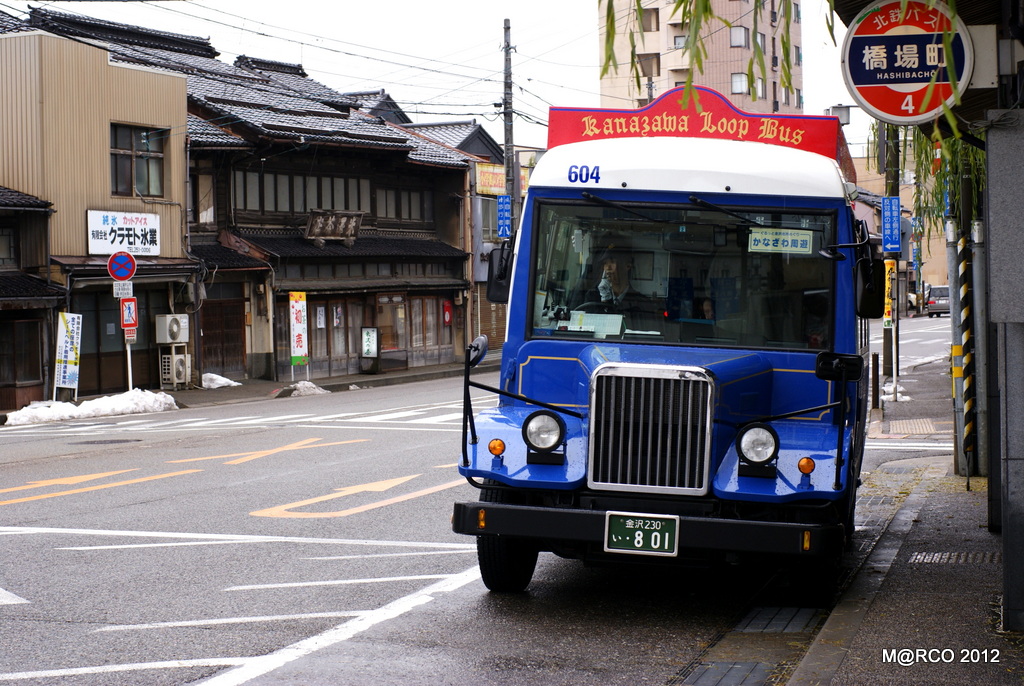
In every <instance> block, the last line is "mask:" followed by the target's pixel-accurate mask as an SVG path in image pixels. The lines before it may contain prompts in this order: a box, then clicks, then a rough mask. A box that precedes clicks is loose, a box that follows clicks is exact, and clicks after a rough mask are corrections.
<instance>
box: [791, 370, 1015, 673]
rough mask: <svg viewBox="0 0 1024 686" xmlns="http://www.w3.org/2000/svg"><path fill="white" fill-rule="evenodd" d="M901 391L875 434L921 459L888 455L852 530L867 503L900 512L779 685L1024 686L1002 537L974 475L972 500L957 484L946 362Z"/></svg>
mask: <svg viewBox="0 0 1024 686" xmlns="http://www.w3.org/2000/svg"><path fill="white" fill-rule="evenodd" d="M899 383H900V386H901V387H902V388H903V390H902V395H904V396H907V397H908V398H909V400H903V401H900V402H891V401H890V402H888V403H884V404H883V408H882V410H881V411H877V410H876V411H874V412H873V413H872V419H873V421H872V425H871V429H870V436H871V437H872V438H878V439H907V440H908V442H909V441H913V442H915V443H919V444H921V445H922V451H923V452H925V453H926V456H925V457H920V458H913V459H902V460H898V461H897V459H896V457H897V456H896V455H894V456H893V458H894V459H893V460H892V461H889V462H886V461H883V462H882V464H880V465H879V466H878V467H877V468H876V469H875V470H874V472H872V473H868V474H865V475H864V485H863V486H862V489H861V492H860V494H859V497H858V503H859V507H861V506H862V505H866V506H867V507H861V513H860V514H859V516H858V524H859V525H860V523H861V522H862V521H863V519H864V515H865V514H869V513H870V512H871V511H872V509H871V504H872V501H876V502H877V500H876V499H878V498H880V499H885V498H889V499H890V502H891V500H892V499H896V500H897V502H898V505H896V506H894V507H890V513H891V516H890V518H889V519H888V521H886V522H883V523H881V524H880V527H881V529H882V534H881V537H880V538H878V539H877V541H876V542H875V544H874V546H873V548H872V549H871V550H870V552H868V553H867V556H866V559H865V560H864V562H863V564H862V565H861V567H860V568H859V569H858V570H857V572H856V574H855V576H854V578H853V579H852V580H851V582H850V585H849V586H848V587H847V589H846V591H845V592H844V593H843V596H842V598H841V599H840V601H839V603H838V604H837V606H836V607H835V609H834V610H833V611H832V613H831V614H830V616H829V618H828V619H827V621H826V622H825V624H824V626H823V627H822V628H821V630H820V631H819V632H818V634H817V636H816V637H815V639H814V641H813V643H812V645H811V647H810V649H809V650H808V651H807V653H806V654H805V656H804V657H803V659H802V660H801V662H800V664H799V665H798V666H797V667H796V669H795V670H794V671H793V673H792V674H791V676H790V678H789V679H788V681H787V682H786V683H788V684H790V685H791V686H796V685H800V686H811V685H815V686H817V685H824V684H834V685H843V686H845V685H860V684H894V685H895V684H901V685H902V684H986V685H988V684H1018V685H1019V684H1022V683H1024V634H1021V633H1006V632H1002V630H1001V626H1000V620H999V608H1000V602H1001V596H1002V591H1003V588H1002V584H1003V576H1002V573H1003V568H1002V538H1001V537H1000V536H998V535H996V534H992V533H990V532H989V530H988V526H987V522H988V501H987V498H988V491H987V485H988V480H987V479H986V478H984V477H972V478H971V479H970V480H969V481H970V483H969V487H970V490H968V479H966V478H965V477H962V476H957V475H955V474H954V469H953V461H954V458H953V451H952V449H950V447H949V444H950V443H951V442H952V440H953V421H952V402H951V399H950V393H951V390H950V388H951V386H950V377H949V369H948V360H943V361H936V362H931V363H928V364H924V365H922V366H920V367H918V368H915V369H912V370H910V371H909V373H905V374H904V376H903V377H901V378H900V380H899ZM929 442H934V443H935V446H936V449H934V450H928V444H929ZM896 475H899V479H900V480H899V481H897V476H896ZM911 475H912V479H911ZM915 482H916V483H915ZM911 484H913V485H912V486H911ZM908 486H911V487H910V488H909V491H908ZM887 489H888V491H887ZM900 498H904V499H903V500H902V502H899V499H900ZM893 510H894V511H893Z"/></svg>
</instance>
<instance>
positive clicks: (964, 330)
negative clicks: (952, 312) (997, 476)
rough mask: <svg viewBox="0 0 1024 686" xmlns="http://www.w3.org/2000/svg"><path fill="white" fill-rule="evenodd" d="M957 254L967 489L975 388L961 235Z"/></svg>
mask: <svg viewBox="0 0 1024 686" xmlns="http://www.w3.org/2000/svg"><path fill="white" fill-rule="evenodd" d="M956 251H957V272H958V273H957V296H958V297H957V300H956V304H957V307H958V308H959V311H960V347H961V356H962V357H961V359H962V362H963V368H962V374H963V391H962V392H963V405H964V433H963V437H962V446H963V455H964V462H965V464H964V468H965V469H964V475H965V476H966V477H967V486H968V488H970V483H971V482H970V478H971V476H972V475H974V474H977V463H976V460H975V457H976V448H977V445H976V443H977V435H976V433H975V430H974V429H975V396H976V393H975V385H974V338H973V329H974V315H973V312H972V308H971V249H970V246H969V245H968V242H967V236H966V235H961V236H960V239H959V240H958V241H957V244H956Z"/></svg>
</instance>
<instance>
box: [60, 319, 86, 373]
mask: <svg viewBox="0 0 1024 686" xmlns="http://www.w3.org/2000/svg"><path fill="white" fill-rule="evenodd" d="M81 345H82V315H80V314H72V313H71V312H61V313H60V322H59V324H58V325H57V361H56V365H54V367H55V369H54V380H55V383H54V385H55V386H56V387H57V388H74V389H77V388H78V367H79V365H80V364H81V358H80V356H79V353H80V352H81Z"/></svg>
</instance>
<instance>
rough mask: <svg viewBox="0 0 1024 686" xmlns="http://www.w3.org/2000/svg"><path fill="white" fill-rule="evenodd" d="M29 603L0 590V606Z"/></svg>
mask: <svg viewBox="0 0 1024 686" xmlns="http://www.w3.org/2000/svg"><path fill="white" fill-rule="evenodd" d="M27 602H29V601H27V600H25V599H24V598H22V597H21V596H17V595H14V594H13V593H11V592H10V591H5V590H4V589H2V588H0V605H21V604H23V603H27Z"/></svg>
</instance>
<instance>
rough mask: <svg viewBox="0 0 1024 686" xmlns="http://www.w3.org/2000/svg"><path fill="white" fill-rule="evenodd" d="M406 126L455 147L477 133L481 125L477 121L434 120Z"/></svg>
mask: <svg viewBox="0 0 1024 686" xmlns="http://www.w3.org/2000/svg"><path fill="white" fill-rule="evenodd" d="M406 128H410V129H413V130H415V131H418V132H420V133H422V134H423V135H424V136H427V137H429V138H433V139H434V140H436V141H440V142H442V143H445V144H447V145H450V146H452V147H453V148H457V147H459V146H460V145H461V144H462V143H464V142H465V140H466V139H467V138H469V137H470V136H472V135H473V134H474V133H476V131H477V129H479V128H480V125H479V124H477V123H476V122H475V121H451V122H434V123H428V124H409V125H408V126H407V127H406Z"/></svg>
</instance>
